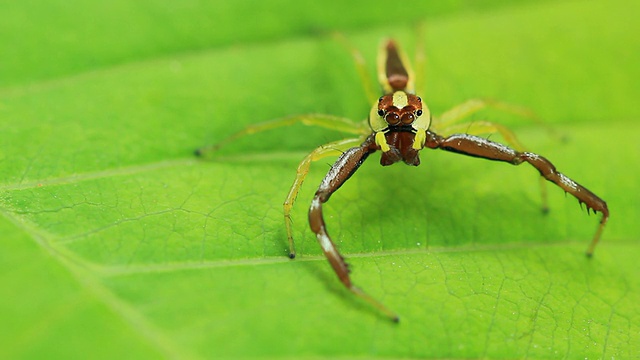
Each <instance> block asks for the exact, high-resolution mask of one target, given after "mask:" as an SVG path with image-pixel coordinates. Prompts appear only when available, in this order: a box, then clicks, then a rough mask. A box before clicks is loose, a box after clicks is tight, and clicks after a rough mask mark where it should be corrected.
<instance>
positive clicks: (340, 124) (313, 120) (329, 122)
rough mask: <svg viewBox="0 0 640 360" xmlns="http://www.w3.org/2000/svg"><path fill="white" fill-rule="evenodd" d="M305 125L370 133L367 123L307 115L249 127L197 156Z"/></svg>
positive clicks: (357, 133)
mask: <svg viewBox="0 0 640 360" xmlns="http://www.w3.org/2000/svg"><path fill="white" fill-rule="evenodd" d="M297 123H300V124H304V125H307V126H318V127H323V128H326V129H331V130H336V131H341V132H344V133H347V134H354V135H362V134H367V133H369V129H368V127H367V125H366V124H365V123H357V122H353V121H352V120H350V119H348V118H345V117H340V116H334V115H327V114H306V115H296V116H289V117H285V118H281V119H275V120H271V121H266V122H262V123H259V124H255V125H249V126H247V127H246V128H244V129H243V130H240V131H238V132H237V133H235V134H233V135H231V136H229V137H228V138H226V139H223V140H222V141H220V142H218V143H217V144H213V145H207V146H203V147H201V148H199V149H197V150H196V155H199V156H203V157H206V156H207V155H209V154H210V153H212V152H215V151H217V150H219V149H220V148H221V147H223V146H226V145H228V144H229V143H232V142H234V141H235V140H238V139H239V138H242V137H244V136H247V135H252V134H255V133H259V132H263V131H267V130H272V129H276V128H280V127H285V126H290V125H293V124H297Z"/></svg>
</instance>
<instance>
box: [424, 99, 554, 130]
mask: <svg viewBox="0 0 640 360" xmlns="http://www.w3.org/2000/svg"><path fill="white" fill-rule="evenodd" d="M486 108H494V109H497V110H500V111H503V112H506V113H508V114H513V115H517V116H520V117H523V118H526V119H528V120H530V121H532V122H534V123H536V124H539V125H544V126H546V125H545V124H544V123H543V122H542V121H541V120H540V119H539V118H538V117H537V116H536V114H535V113H533V111H531V110H529V109H527V108H526V107H523V106H518V105H514V104H509V103H505V102H502V101H496V100H491V99H470V100H467V101H465V102H463V103H462V104H459V105H456V106H454V107H452V108H451V109H449V110H448V111H446V112H444V113H443V114H442V115H440V116H438V117H437V118H435V119H433V126H434V128H436V129H437V130H438V131H439V130H441V129H444V128H447V127H449V126H451V125H453V124H455V123H458V122H460V121H462V120H464V119H466V118H467V117H469V116H471V115H472V114H475V113H477V112H478V111H480V110H483V109H486Z"/></svg>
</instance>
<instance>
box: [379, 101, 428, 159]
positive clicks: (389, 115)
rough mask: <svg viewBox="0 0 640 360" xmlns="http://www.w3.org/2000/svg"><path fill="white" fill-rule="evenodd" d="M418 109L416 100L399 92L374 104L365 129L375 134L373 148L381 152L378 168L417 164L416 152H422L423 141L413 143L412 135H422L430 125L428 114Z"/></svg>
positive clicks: (420, 108)
mask: <svg viewBox="0 0 640 360" xmlns="http://www.w3.org/2000/svg"><path fill="white" fill-rule="evenodd" d="M422 107H423V104H422V99H421V98H420V97H419V96H416V95H414V94H409V93H407V92H405V91H403V90H397V91H395V92H393V93H391V94H387V95H383V96H381V97H380V99H378V103H377V104H374V106H373V108H372V109H371V113H370V116H369V125H370V126H371V129H372V130H374V132H375V133H376V135H375V139H376V144H377V145H378V146H379V147H380V149H381V150H382V157H381V158H380V164H382V165H391V164H394V163H396V162H398V161H401V160H402V161H404V162H405V163H406V164H408V165H415V166H417V165H419V164H420V157H419V156H418V151H419V150H420V149H422V145H423V143H424V140H422V143H420V140H418V141H417V142H416V134H417V133H419V132H420V133H423V132H424V131H426V130H427V129H428V128H429V123H430V119H429V117H428V116H429V115H428V113H429V111H428V110H427V111H426V115H425V111H423V109H422ZM425 108H426V106H425ZM421 138H422V139H424V138H423V137H421Z"/></svg>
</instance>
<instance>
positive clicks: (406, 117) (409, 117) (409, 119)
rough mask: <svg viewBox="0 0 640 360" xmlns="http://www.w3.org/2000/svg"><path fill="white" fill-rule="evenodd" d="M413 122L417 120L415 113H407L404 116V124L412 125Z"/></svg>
mask: <svg viewBox="0 0 640 360" xmlns="http://www.w3.org/2000/svg"><path fill="white" fill-rule="evenodd" d="M413 120H415V116H413V113H405V114H404V115H402V123H403V124H405V125H409V124H411V123H412V122H413Z"/></svg>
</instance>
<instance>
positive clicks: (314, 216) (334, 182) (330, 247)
mask: <svg viewBox="0 0 640 360" xmlns="http://www.w3.org/2000/svg"><path fill="white" fill-rule="evenodd" d="M377 148H378V147H377V145H376V144H375V139H374V136H373V135H371V136H369V137H368V138H367V139H366V140H365V141H364V142H363V143H362V144H361V145H360V146H358V147H354V148H351V149H349V150H347V151H345V152H344V153H343V154H342V155H341V156H340V157H339V158H338V160H337V161H336V162H335V163H334V164H333V166H332V167H331V170H329V173H327V175H326V176H325V177H324V179H323V180H322V183H321V184H320V187H319V188H318V191H316V194H315V196H314V198H313V201H312V202H311V207H310V208H309V225H310V226H311V230H312V231H313V232H314V233H315V234H316V238H317V239H318V242H319V243H320V246H321V247H322V251H323V252H324V254H325V256H326V257H327V259H328V260H329V263H330V264H331V267H332V268H333V271H335V273H336V275H338V278H339V279H340V281H341V282H342V284H343V285H344V286H345V287H346V288H347V289H349V291H351V292H352V293H353V294H355V295H357V296H358V297H360V298H361V299H363V300H365V301H366V302H368V303H369V304H371V305H373V306H374V307H376V308H378V309H379V310H380V311H381V312H382V313H384V314H385V315H387V316H388V317H390V318H391V319H392V320H393V321H395V322H397V321H398V319H399V318H398V315H396V314H395V313H394V312H392V311H391V310H389V309H388V308H387V307H386V306H384V305H383V304H382V303H380V302H379V301H377V300H375V299H374V298H372V297H371V296H369V295H367V294H366V293H365V292H363V291H362V290H360V289H359V288H358V287H356V286H355V285H353V283H352V282H351V278H350V277H349V268H348V266H347V263H346V262H345V261H344V259H343V258H342V255H340V253H339V252H338V249H337V248H336V245H335V244H334V243H333V241H331V238H330V237H329V234H328V233H327V228H326V225H325V223H324V218H323V217H322V204H323V203H325V202H327V201H328V200H329V197H330V196H331V194H333V193H334V192H335V191H336V190H338V189H339V188H340V186H342V184H344V183H345V181H347V180H348V179H349V178H350V177H351V175H353V173H355V171H356V170H358V168H359V167H360V165H362V163H363V162H364V161H365V160H366V158H367V157H368V156H369V154H371V153H372V152H374V151H376V150H377Z"/></svg>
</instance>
